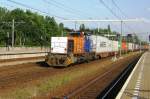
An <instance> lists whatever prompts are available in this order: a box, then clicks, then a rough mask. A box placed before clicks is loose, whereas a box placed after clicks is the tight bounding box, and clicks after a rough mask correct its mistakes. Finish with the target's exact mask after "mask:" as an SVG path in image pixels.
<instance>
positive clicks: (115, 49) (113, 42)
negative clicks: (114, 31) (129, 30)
mask: <svg viewBox="0 0 150 99" xmlns="http://www.w3.org/2000/svg"><path fill="white" fill-rule="evenodd" d="M112 51H113V52H118V51H119V48H118V41H112Z"/></svg>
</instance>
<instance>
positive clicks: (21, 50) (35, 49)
mask: <svg viewBox="0 0 150 99" xmlns="http://www.w3.org/2000/svg"><path fill="white" fill-rule="evenodd" d="M48 51H49V48H48V47H47V48H44V47H43V48H41V47H14V48H9V49H8V48H6V47H0V54H11V53H34V52H48Z"/></svg>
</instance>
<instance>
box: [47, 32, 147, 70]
mask: <svg viewBox="0 0 150 99" xmlns="http://www.w3.org/2000/svg"><path fill="white" fill-rule="evenodd" d="M140 49H142V50H147V49H148V45H139V44H134V43H127V42H126V41H124V40H122V41H117V40H110V39H108V38H107V37H104V36H98V35H97V36H96V35H92V34H85V33H84V32H70V33H69V34H68V36H66V37H51V49H50V52H49V53H48V55H47V56H46V60H45V61H46V63H47V64H48V65H49V66H64V67H66V66H69V65H71V64H75V63H81V62H88V61H90V60H95V59H101V58H104V57H108V56H113V55H117V54H118V53H119V51H120V50H121V52H122V53H127V52H129V51H138V50H140Z"/></svg>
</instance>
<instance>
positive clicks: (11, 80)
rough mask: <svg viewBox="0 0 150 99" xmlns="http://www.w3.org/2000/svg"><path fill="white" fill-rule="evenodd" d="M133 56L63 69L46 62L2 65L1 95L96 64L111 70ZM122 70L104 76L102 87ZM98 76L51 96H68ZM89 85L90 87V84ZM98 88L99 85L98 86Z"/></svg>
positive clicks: (83, 93) (95, 65) (0, 74)
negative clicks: (116, 60) (48, 64)
mask: <svg viewBox="0 0 150 99" xmlns="http://www.w3.org/2000/svg"><path fill="white" fill-rule="evenodd" d="M133 57H135V55H131V56H130V57H129V58H125V59H120V60H119V61H118V62H117V63H113V62H112V61H111V57H108V58H104V59H101V60H96V61H92V62H89V63H85V64H84V63H83V64H78V65H75V66H70V67H67V68H61V69H58V68H51V67H48V66H46V64H43V63H42V62H41V63H28V64H19V65H14V66H2V67H0V96H1V95H3V94H7V93H9V92H12V90H15V89H16V88H19V89H21V88H25V87H26V86H36V85H38V84H39V83H40V81H43V80H44V79H45V78H46V79H47V78H52V77H53V76H56V75H63V74H65V73H71V72H76V71H79V70H80V71H82V70H86V68H91V67H92V68H93V66H94V68H99V69H100V70H102V69H104V70H102V71H100V72H101V74H102V73H103V72H105V71H107V70H109V68H108V67H114V66H115V65H116V64H120V65H121V64H122V65H124V64H125V63H126V62H124V61H127V60H131V59H132V58H133ZM110 63H112V64H110ZM99 64H102V65H100V66H99ZM104 64H110V66H108V67H107V68H104V67H103V66H104ZM97 66H99V67H97ZM117 67H119V68H122V67H124V66H122V67H121V66H116V68H117ZM120 71H121V70H120ZM120 71H117V70H116V71H114V72H110V76H108V77H102V79H104V80H102V81H101V82H99V83H103V84H101V85H100V86H101V89H105V87H106V86H108V83H110V81H112V80H113V77H112V75H111V74H113V73H115V72H120ZM98 74H99V73H98ZM103 75H104V74H103ZM97 77H98V75H97V74H96V75H95V74H94V75H93V76H92V75H91V76H90V77H88V78H86V79H83V80H81V81H77V83H75V84H74V86H71V85H69V86H68V84H67V87H68V88H69V89H65V91H64V89H62V88H60V89H61V90H63V92H64V93H59V94H58V93H57V91H55V92H54V94H53V92H51V93H52V94H51V93H50V96H51V97H53V96H56V95H59V96H64V95H65V96H67V95H68V94H66V93H70V94H71V93H72V92H73V91H72V90H74V89H78V88H79V87H81V86H80V85H82V84H84V83H85V84H84V85H86V84H87V81H90V82H92V79H93V78H95V79H96V78H97ZM108 79H109V81H107V80H108ZM74 80H76V79H74ZM96 82H97V81H96ZM105 82H108V83H105ZM80 83H81V84H80ZM93 83H94V82H93ZM87 87H88V88H89V89H90V85H89V86H87ZM96 88H98V87H96ZM70 89H71V90H70ZM97 90H98V89H96V91H97ZM100 91H101V90H100ZM100 91H98V92H100ZM86 92H89V95H90V94H91V93H95V91H93V92H90V90H89V91H88V90H87V91H86ZM86 92H85V91H82V97H84V96H85V95H86ZM55 93H57V94H55ZM97 94H98V93H97ZM77 95H79V94H78V93H77V94H76V95H75V96H77ZM90 96H92V95H90ZM90 96H88V97H90ZM70 97H71V96H70ZM79 97H80V95H79ZM63 98H64V97H63ZM38 99H39V98H38ZM40 99H42V98H40ZM44 99H49V97H47V96H45V97H44Z"/></svg>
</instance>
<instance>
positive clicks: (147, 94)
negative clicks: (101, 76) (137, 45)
mask: <svg viewBox="0 0 150 99" xmlns="http://www.w3.org/2000/svg"><path fill="white" fill-rule="evenodd" d="M116 99H150V51H149V52H145V53H144V54H143V55H142V56H141V58H140V60H139V61H138V63H137V64H136V66H135V67H134V69H133V71H132V73H131V74H130V76H129V77H128V79H127V80H126V82H125V84H124V86H123V87H122V89H121V90H120V92H119V94H118V95H117V97H116Z"/></svg>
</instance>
